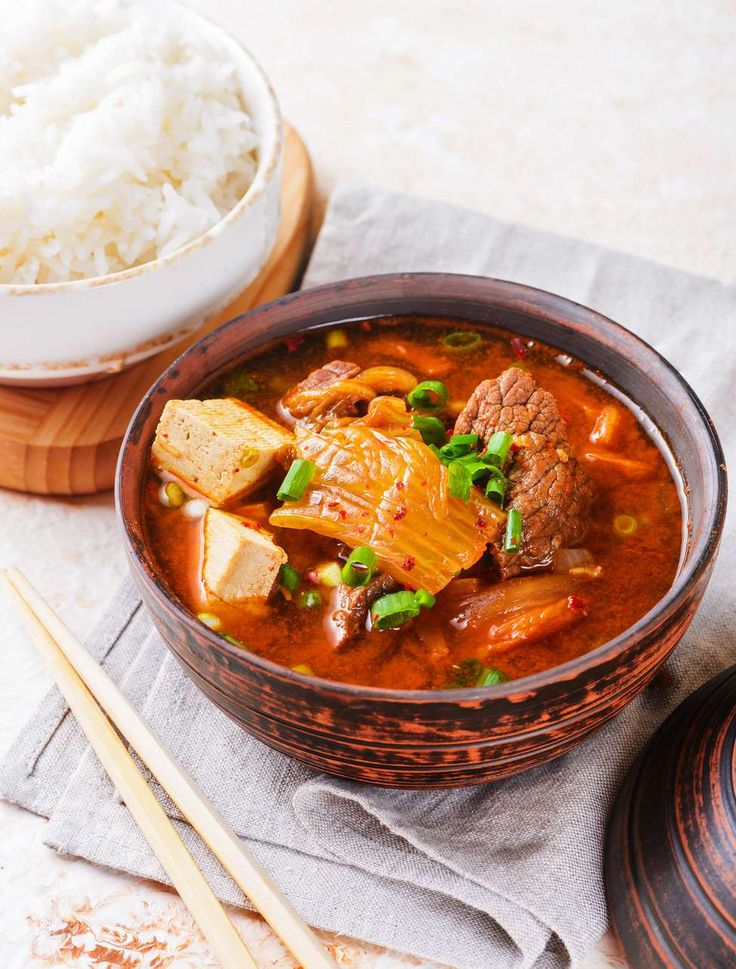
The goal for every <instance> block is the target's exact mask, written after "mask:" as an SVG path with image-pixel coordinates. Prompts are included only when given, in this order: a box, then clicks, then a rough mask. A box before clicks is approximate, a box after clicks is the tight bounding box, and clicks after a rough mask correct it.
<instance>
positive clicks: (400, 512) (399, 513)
mask: <svg viewBox="0 0 736 969" xmlns="http://www.w3.org/2000/svg"><path fill="white" fill-rule="evenodd" d="M408 511H409V509H408V508H405V507H404V506H403V505H402V506H401V508H397V509H396V513H395V514H394V521H395V522H400V521H401V519H402V518H406V515H407V513H408Z"/></svg>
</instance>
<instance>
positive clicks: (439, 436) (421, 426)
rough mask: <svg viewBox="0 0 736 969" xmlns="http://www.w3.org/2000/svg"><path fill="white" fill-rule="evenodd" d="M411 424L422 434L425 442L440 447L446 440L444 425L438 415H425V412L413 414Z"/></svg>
mask: <svg viewBox="0 0 736 969" xmlns="http://www.w3.org/2000/svg"><path fill="white" fill-rule="evenodd" d="M411 426H412V427H415V428H416V429H417V430H418V431H419V433H420V434H421V435H422V440H423V441H424V443H425V444H429V445H434V446H435V447H438V446H439V447H441V446H442V445H443V444H444V443H445V441H446V440H447V433H446V431H445V425H444V424H443V423H442V421H441V420H440V419H439V417H427V415H426V414H414V416H413V417H412V419H411Z"/></svg>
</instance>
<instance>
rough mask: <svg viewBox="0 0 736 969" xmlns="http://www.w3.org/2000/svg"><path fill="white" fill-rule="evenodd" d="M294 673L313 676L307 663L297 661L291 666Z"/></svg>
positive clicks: (312, 671)
mask: <svg viewBox="0 0 736 969" xmlns="http://www.w3.org/2000/svg"><path fill="white" fill-rule="evenodd" d="M291 668H292V669H293V670H294V672H295V673H301V674H302V676H314V670H313V669H312V667H311V666H309V664H308V663H297V665H296V666H292V667H291Z"/></svg>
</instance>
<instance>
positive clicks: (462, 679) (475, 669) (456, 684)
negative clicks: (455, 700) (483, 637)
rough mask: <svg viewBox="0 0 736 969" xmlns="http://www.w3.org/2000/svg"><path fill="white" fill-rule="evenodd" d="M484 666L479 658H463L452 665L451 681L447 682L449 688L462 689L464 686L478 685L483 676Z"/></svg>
mask: <svg viewBox="0 0 736 969" xmlns="http://www.w3.org/2000/svg"><path fill="white" fill-rule="evenodd" d="M483 672H484V666H483V664H482V663H481V661H480V660H479V659H475V658H473V659H461V660H460V662H459V663H455V664H454V665H453V667H452V675H451V677H450V682H449V683H448V684H447V686H448V688H449V689H451V690H452V689H462V688H463V687H468V686H476V684H477V682H478V680H479V679H480V678H481V677H482V676H483Z"/></svg>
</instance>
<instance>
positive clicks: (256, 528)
mask: <svg viewBox="0 0 736 969" xmlns="http://www.w3.org/2000/svg"><path fill="white" fill-rule="evenodd" d="M240 524H241V525H242V526H243V528H250V529H251V530H252V531H254V532H262V531H263V525H259V524H258V522H241V523H240Z"/></svg>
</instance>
